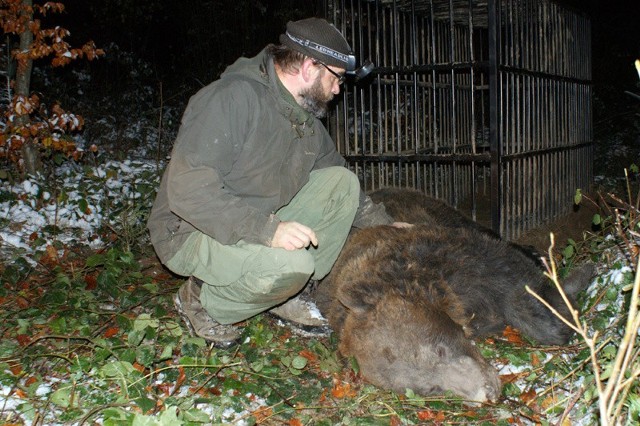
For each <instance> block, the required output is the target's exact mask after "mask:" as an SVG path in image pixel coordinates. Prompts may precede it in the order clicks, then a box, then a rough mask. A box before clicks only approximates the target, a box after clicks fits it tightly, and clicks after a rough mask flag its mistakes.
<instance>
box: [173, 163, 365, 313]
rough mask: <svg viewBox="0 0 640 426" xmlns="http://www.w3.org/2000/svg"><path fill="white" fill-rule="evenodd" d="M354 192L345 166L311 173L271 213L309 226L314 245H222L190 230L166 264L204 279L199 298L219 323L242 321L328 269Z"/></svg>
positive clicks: (356, 186)
mask: <svg viewBox="0 0 640 426" xmlns="http://www.w3.org/2000/svg"><path fill="white" fill-rule="evenodd" d="M359 196H360V183H359V182H358V179H357V177H356V176H355V175H354V174H353V173H352V172H350V171H349V170H348V169H346V168H344V167H328V168H326V169H321V170H316V171H313V172H311V175H310V177H309V182H308V183H307V184H306V185H305V186H304V187H303V188H302V189H301V190H300V191H299V192H298V194H296V196H295V197H294V198H293V200H292V201H291V202H290V203H289V204H288V205H286V206H284V207H282V208H281V209H280V210H278V211H277V212H276V215H277V216H278V218H280V220H282V221H296V222H299V223H301V224H303V225H306V226H308V227H309V228H311V229H313V230H314V232H315V233H316V236H317V237H318V247H309V248H307V249H299V250H293V251H289V250H285V249H282V248H270V247H266V246H264V245H260V244H249V243H246V242H244V241H239V242H238V243H236V244H233V245H223V244H220V243H218V242H217V241H216V240H214V239H213V238H211V237H209V236H208V235H205V234H203V233H200V232H194V233H193V234H192V235H191V236H189V238H188V239H187V240H186V241H185V243H184V245H183V246H182V247H181V248H180V250H179V251H178V253H176V255H175V256H174V257H173V258H171V260H170V261H169V262H167V266H168V267H169V269H171V270H172V271H174V272H176V273H178V274H180V275H184V276H191V275H193V276H195V277H197V278H199V279H201V280H202V281H204V283H205V284H204V285H203V286H202V291H201V293H200V302H201V303H202V306H203V307H204V308H205V309H206V311H207V312H208V313H209V315H211V317H212V318H213V319H215V320H216V321H218V322H220V323H222V324H231V323H235V322H238V321H242V320H245V319H247V318H249V317H252V316H254V315H256V314H259V313H260V312H263V311H266V310H268V309H270V308H272V307H274V306H276V305H278V304H280V303H282V302H284V301H286V300H287V299H289V298H290V297H292V296H294V295H295V294H296V293H298V292H299V291H300V290H302V288H304V286H305V284H306V283H307V281H308V280H309V278H311V277H313V278H314V279H318V280H319V279H321V278H323V277H324V276H325V275H327V274H328V273H329V271H330V270H331V268H332V266H333V264H334V263H335V261H336V259H337V258H338V255H339V254H340V250H342V247H343V245H344V243H345V241H346V238H347V235H348V234H349V229H350V228H351V225H352V223H353V219H354V217H355V214H356V210H357V209H358V204H359Z"/></svg>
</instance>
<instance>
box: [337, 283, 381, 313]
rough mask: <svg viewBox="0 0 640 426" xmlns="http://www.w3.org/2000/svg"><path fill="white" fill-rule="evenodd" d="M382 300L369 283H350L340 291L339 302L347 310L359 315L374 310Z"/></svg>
mask: <svg viewBox="0 0 640 426" xmlns="http://www.w3.org/2000/svg"><path fill="white" fill-rule="evenodd" d="M379 299H380V296H379V294H377V292H376V291H375V290H373V289H372V288H371V287H370V284H369V283H366V282H360V283H350V285H348V286H343V287H341V288H340V290H338V300H339V301H340V303H342V304H343V305H344V306H345V307H346V308H347V309H350V310H352V311H355V312H357V313H364V312H367V311H370V310H372V309H373V308H374V307H375V305H376V304H377V302H378V300H379Z"/></svg>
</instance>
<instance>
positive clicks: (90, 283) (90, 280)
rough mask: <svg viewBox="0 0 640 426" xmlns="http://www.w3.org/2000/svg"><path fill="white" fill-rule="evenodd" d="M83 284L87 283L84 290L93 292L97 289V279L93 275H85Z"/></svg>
mask: <svg viewBox="0 0 640 426" xmlns="http://www.w3.org/2000/svg"><path fill="white" fill-rule="evenodd" d="M84 282H85V283H87V285H86V286H85V289H86V290H95V289H96V287H98V279H97V278H96V276H95V274H91V275H85V277H84Z"/></svg>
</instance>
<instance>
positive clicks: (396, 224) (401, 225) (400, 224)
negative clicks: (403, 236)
mask: <svg viewBox="0 0 640 426" xmlns="http://www.w3.org/2000/svg"><path fill="white" fill-rule="evenodd" d="M391 226H393V227H394V228H411V227H413V223H407V222H393V223H392V224H391Z"/></svg>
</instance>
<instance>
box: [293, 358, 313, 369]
mask: <svg viewBox="0 0 640 426" xmlns="http://www.w3.org/2000/svg"><path fill="white" fill-rule="evenodd" d="M308 362H309V360H308V359H307V358H305V357H303V356H301V355H298V356H296V357H295V358H293V359H292V360H291V367H293V368H295V369H296V370H302V369H303V368H305V367H306V366H307V363H308Z"/></svg>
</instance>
